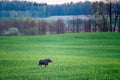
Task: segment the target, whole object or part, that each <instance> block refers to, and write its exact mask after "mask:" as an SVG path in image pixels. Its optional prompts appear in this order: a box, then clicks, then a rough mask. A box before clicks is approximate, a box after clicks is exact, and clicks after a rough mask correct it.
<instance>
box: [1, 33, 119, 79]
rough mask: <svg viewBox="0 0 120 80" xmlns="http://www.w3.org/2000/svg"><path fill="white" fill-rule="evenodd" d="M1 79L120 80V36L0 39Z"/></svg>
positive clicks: (88, 34)
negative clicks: (42, 62) (41, 63)
mask: <svg viewBox="0 0 120 80" xmlns="http://www.w3.org/2000/svg"><path fill="white" fill-rule="evenodd" d="M44 58H50V59H52V60H53V62H52V63H49V65H48V66H47V67H44V66H42V67H40V66H38V62H39V60H40V59H44ZM0 80H120V33H70V34H58V35H43V36H1V37H0Z"/></svg>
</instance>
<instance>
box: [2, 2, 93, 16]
mask: <svg viewBox="0 0 120 80" xmlns="http://www.w3.org/2000/svg"><path fill="white" fill-rule="evenodd" d="M91 5H92V4H91V2H89V1H86V2H78V3H73V2H71V3H65V4H61V5H48V4H46V3H42V4H41V3H36V2H27V1H8V0H7V1H6V0H5V1H4V0H2V1H0V17H37V18H38V17H48V16H55V15H91V14H92V11H91V7H92V6H91Z"/></svg>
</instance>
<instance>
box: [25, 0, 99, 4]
mask: <svg viewBox="0 0 120 80" xmlns="http://www.w3.org/2000/svg"><path fill="white" fill-rule="evenodd" d="M26 1H33V2H38V3H47V4H62V3H67V2H80V1H82V2H83V1H100V0H26Z"/></svg>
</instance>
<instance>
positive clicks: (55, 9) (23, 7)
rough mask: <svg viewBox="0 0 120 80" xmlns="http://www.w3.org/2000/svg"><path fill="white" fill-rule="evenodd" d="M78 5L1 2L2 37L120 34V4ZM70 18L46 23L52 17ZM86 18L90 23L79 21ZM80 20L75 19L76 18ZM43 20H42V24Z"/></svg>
mask: <svg viewBox="0 0 120 80" xmlns="http://www.w3.org/2000/svg"><path fill="white" fill-rule="evenodd" d="M106 1H107V2H106V3H105V2H102V1H100V2H93V3H91V2H89V1H86V2H78V3H73V2H71V3H65V4H61V5H48V4H39V3H35V2H26V1H6V0H5V1H3V0H2V1H0V35H1V36H11V35H13V36H14V35H44V34H62V33H71V32H120V1H119V0H114V2H109V1H110V0H106ZM69 15H70V16H71V17H72V18H71V19H70V20H68V21H65V20H63V19H61V18H60V19H57V20H56V21H52V20H49V21H47V20H43V18H47V17H50V16H69ZM79 15H86V17H87V19H85V17H84V19H82V18H79ZM75 16H76V17H77V18H76V17H75ZM40 18H42V19H41V20H40Z"/></svg>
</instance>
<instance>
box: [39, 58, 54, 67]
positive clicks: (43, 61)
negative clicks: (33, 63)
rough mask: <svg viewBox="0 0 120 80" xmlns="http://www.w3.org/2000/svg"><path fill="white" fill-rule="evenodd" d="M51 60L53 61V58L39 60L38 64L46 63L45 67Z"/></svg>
mask: <svg viewBox="0 0 120 80" xmlns="http://www.w3.org/2000/svg"><path fill="white" fill-rule="evenodd" d="M49 62H52V60H51V59H44V60H39V64H38V66H42V65H45V67H46V66H48V63H49Z"/></svg>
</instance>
